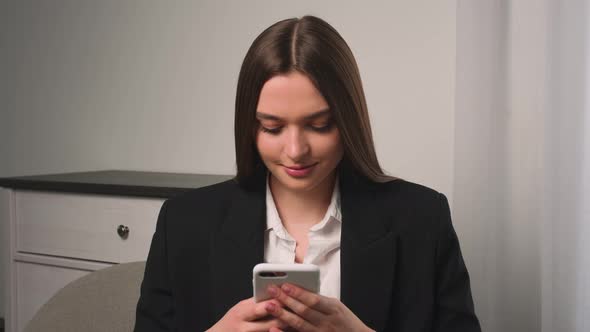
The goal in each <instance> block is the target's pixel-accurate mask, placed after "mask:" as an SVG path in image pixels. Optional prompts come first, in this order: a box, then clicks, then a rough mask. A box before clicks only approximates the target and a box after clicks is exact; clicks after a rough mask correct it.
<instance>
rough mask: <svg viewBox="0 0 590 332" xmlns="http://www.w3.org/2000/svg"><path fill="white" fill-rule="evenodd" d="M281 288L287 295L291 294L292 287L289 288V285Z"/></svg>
mask: <svg viewBox="0 0 590 332" xmlns="http://www.w3.org/2000/svg"><path fill="white" fill-rule="evenodd" d="M281 288H282V289H283V292H285V293H287V294H290V293H291V287H289V286H288V285H283V286H282V287H281Z"/></svg>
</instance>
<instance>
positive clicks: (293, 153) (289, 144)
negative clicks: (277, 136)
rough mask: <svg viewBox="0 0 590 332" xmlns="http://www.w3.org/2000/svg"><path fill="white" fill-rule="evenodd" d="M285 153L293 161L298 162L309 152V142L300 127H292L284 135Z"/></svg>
mask: <svg viewBox="0 0 590 332" xmlns="http://www.w3.org/2000/svg"><path fill="white" fill-rule="evenodd" d="M284 150H285V154H286V155H287V157H289V159H291V160H292V161H293V162H300V161H303V159H305V157H306V156H307V154H308V153H309V150H310V149H309V142H308V141H307V137H306V135H305V133H304V132H303V130H302V129H301V128H292V129H291V130H289V132H288V133H287V135H286V142H285V146H284Z"/></svg>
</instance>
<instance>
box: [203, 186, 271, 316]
mask: <svg viewBox="0 0 590 332" xmlns="http://www.w3.org/2000/svg"><path fill="white" fill-rule="evenodd" d="M263 188H264V187H263ZM263 188H260V187H259V186H257V187H256V188H255V189H253V190H252V191H246V190H244V189H242V188H240V187H238V189H236V192H235V193H232V196H233V197H232V198H231V205H230V207H229V209H228V211H227V214H226V217H225V218H224V221H223V223H222V224H221V225H220V227H219V229H218V230H217V231H216V232H215V233H214V236H213V237H212V239H211V254H210V255H211V259H210V262H211V275H210V280H211V285H212V292H211V295H212V300H213V304H214V305H213V308H212V309H213V313H214V318H215V321H217V320H219V319H220V318H221V317H223V315H224V314H225V313H226V312H227V311H228V310H229V309H230V308H231V307H232V306H234V305H235V304H237V303H238V302H239V301H241V300H244V299H247V298H250V297H252V295H253V291H252V269H253V268H254V266H255V265H256V264H258V263H262V261H263V259H264V227H265V225H266V202H265V192H264V190H263Z"/></svg>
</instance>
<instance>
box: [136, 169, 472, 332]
mask: <svg viewBox="0 0 590 332" xmlns="http://www.w3.org/2000/svg"><path fill="white" fill-rule="evenodd" d="M265 183H266V182H265V179H264V178H261V179H260V181H258V183H257V184H256V185H255V186H254V187H253V188H251V189H248V190H246V189H243V188H242V187H240V186H238V184H237V183H236V182H235V181H234V180H229V181H226V182H222V183H219V184H216V185H212V186H208V187H204V188H199V189H195V190H192V191H189V192H187V193H185V194H183V195H181V196H178V197H175V198H172V199H168V200H166V201H165V202H164V204H163V206H162V209H161V211H160V214H159V217H158V222H157V226H156V232H155V234H154V237H153V240H152V244H151V248H150V252H149V256H148V259H147V264H146V269H145V275H144V279H143V282H142V284H141V296H140V299H139V302H138V305H137V315H136V325H135V331H141V332H143V331H187V332H188V331H191V332H196V331H204V330H206V329H208V328H210V327H211V326H212V325H214V324H215V322H217V321H218V320H219V319H221V317H222V316H223V315H224V314H225V313H226V312H227V311H228V310H229V309H230V308H231V307H232V306H234V305H235V304H236V303H238V302H239V301H241V300H243V299H247V298H250V297H252V268H253V267H254V265H256V264H257V263H261V262H263V255H264V229H265V225H266V210H265V209H266V202H265V188H266V187H265ZM340 193H341V210H342V235H341V237H342V238H341V241H342V242H341V249H340V250H341V261H340V264H341V267H340V269H341V301H342V302H343V303H344V304H345V305H346V306H347V307H348V308H350V310H352V312H354V313H355V314H356V315H357V316H358V317H359V318H360V319H361V320H362V321H363V322H364V323H365V324H366V325H368V326H369V327H371V328H373V329H375V330H377V331H395V332H415V331H441V332H442V331H448V332H462V331H465V332H467V331H469V332H471V331H480V326H479V322H478V320H477V318H476V316H475V313H474V306H473V301H472V297H471V290H470V285H469V276H468V273H467V269H466V268H465V264H464V262H463V258H462V255H461V251H460V248H459V242H458V240H457V236H456V234H455V231H454V229H453V226H452V224H451V216H450V211H449V206H448V203H447V199H446V197H445V196H444V195H443V194H440V193H438V192H436V191H434V190H432V189H429V188H426V187H423V186H420V185H417V184H414V183H410V182H407V181H403V180H395V181H392V182H388V183H380V184H376V183H372V182H369V181H366V180H362V179H360V178H358V177H340Z"/></svg>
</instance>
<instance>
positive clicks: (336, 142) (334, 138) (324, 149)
mask: <svg viewBox="0 0 590 332" xmlns="http://www.w3.org/2000/svg"><path fill="white" fill-rule="evenodd" d="M343 151H344V149H343V145H342V142H341V140H340V135H339V134H338V132H336V133H334V134H332V135H330V136H326V137H324V138H323V139H322V140H321V141H319V142H318V144H317V146H316V153H317V154H321V155H323V156H326V157H328V156H329V157H333V158H341V157H342V155H343Z"/></svg>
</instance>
